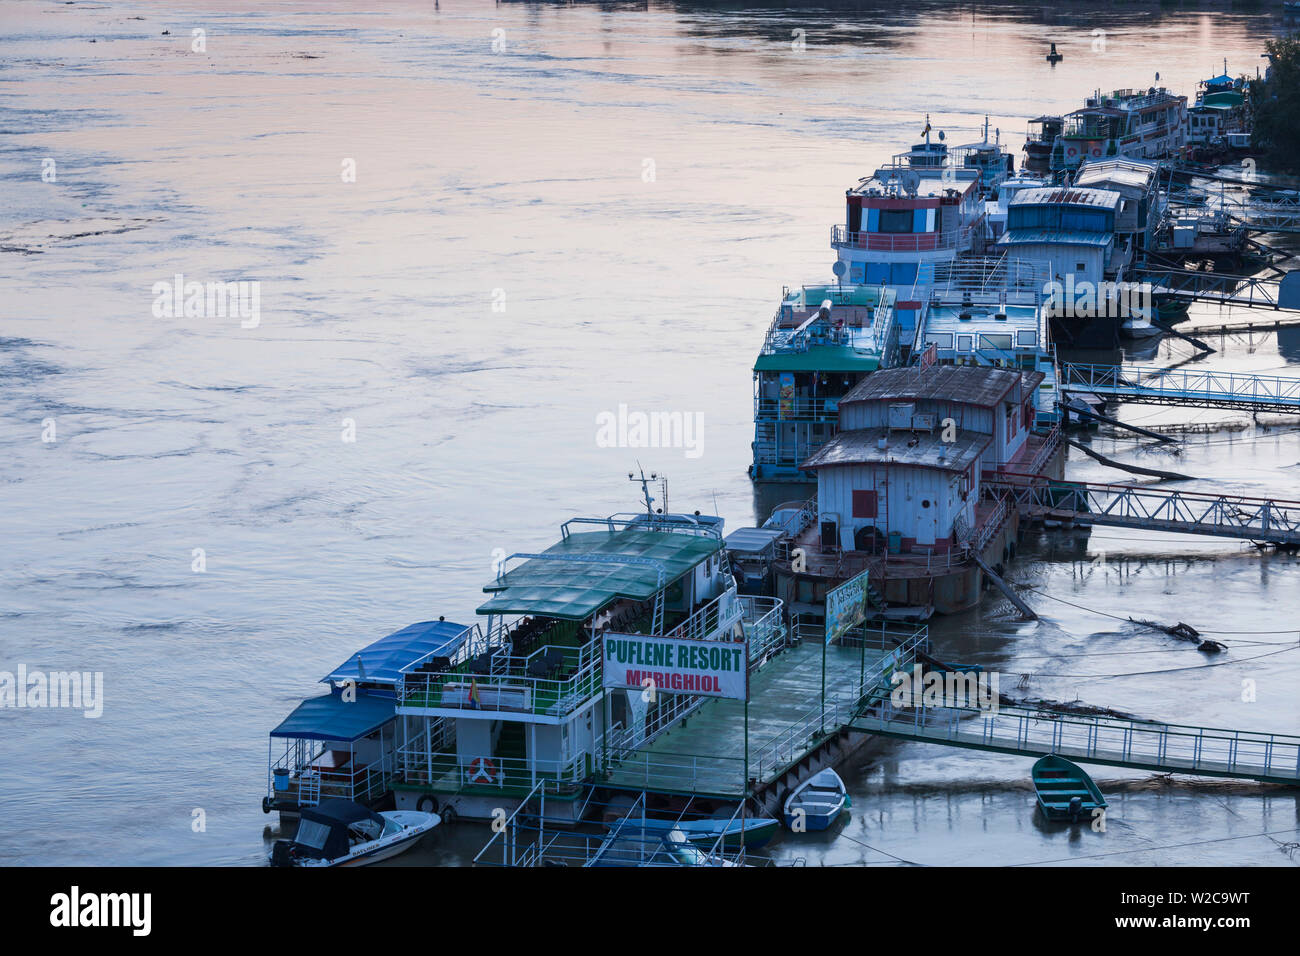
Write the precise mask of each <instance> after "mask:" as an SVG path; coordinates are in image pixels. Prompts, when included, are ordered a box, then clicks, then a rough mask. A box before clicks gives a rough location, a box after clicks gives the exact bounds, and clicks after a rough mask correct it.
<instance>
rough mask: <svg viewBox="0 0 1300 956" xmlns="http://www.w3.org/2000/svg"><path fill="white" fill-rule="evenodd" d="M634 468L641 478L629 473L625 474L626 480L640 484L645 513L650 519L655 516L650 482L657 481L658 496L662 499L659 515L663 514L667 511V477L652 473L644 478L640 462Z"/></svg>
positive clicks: (643, 470)
mask: <svg viewBox="0 0 1300 956" xmlns="http://www.w3.org/2000/svg"><path fill="white" fill-rule="evenodd" d="M636 467H637V471H638V472H640V473H641V477H639V478H638V477H637V476H636V474H635V473H633V472H630V471H629V472H628V473H627V480H628V481H635V482H639V483H640V484H641V499H642V500H643V501H644V502H645V513H646V514H647V515H649V516H650V517H651V518H653V517H654V515H655V499H654V495H652V494H650V482H652V481H657V482H659V494H660V496H661V497H662V499H663V503H662V506H661V507H660V509H659V513H660V514H665V513H666V512H667V510H668V476H667V475H661V474H659V473H658V472H654V471H652V472H650V477H649V478H647V477H646V476H645V469H644V468H642V467H641V462H639V461H638V462H637V463H636Z"/></svg>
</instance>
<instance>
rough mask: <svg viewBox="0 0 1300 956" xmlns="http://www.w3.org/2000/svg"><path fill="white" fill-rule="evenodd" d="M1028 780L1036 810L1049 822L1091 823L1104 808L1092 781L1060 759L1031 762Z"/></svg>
mask: <svg viewBox="0 0 1300 956" xmlns="http://www.w3.org/2000/svg"><path fill="white" fill-rule="evenodd" d="M1032 780H1033V783H1034V792H1035V793H1036V794H1037V795H1038V809H1039V810H1041V811H1042V813H1043V816H1044V817H1045V818H1046V819H1048V820H1051V821H1053V822H1058V821H1068V822H1070V823H1078V822H1080V821H1086V820H1091V819H1092V818H1093V816H1094V815H1095V812H1096V811H1097V810H1104V809H1105V808H1106V798H1105V797H1103V796H1102V795H1101V791H1100V790H1099V789H1098V788H1097V785H1096V784H1095V783H1093V782H1092V778H1091V777H1089V776H1088V775H1087V774H1086V773H1084V771H1083V770H1082V768H1080V767H1078V766H1077V765H1075V764H1073V763H1071V762H1070V761H1068V760H1066V759H1065V758H1064V757H1058V756H1056V754H1048V755H1047V756H1046V757H1040V758H1039V759H1038V760H1037V761H1035V763H1034V769H1033V771H1032Z"/></svg>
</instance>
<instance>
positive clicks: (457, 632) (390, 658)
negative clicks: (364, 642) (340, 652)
mask: <svg viewBox="0 0 1300 956" xmlns="http://www.w3.org/2000/svg"><path fill="white" fill-rule="evenodd" d="M468 637H469V628H468V627H467V626H466V625H464V624H456V623H455V622H453V621H422V622H420V623H419V624H410V625H408V626H406V627H404V628H402V629H401V630H400V631H395V632H393V633H392V634H389V635H388V636H387V637H381V638H380V639H379V640H377V641H375V642H374V643H373V644H371V645H369V646H368V647H364V648H362V649H361V650H359V651H357V652H356V653H354V654H353V655H352V656H351V657H349V658H348V659H347V660H346V661H344V662H343V663H342V664H340V665H339V666H338V667H336V668H334V670H332V671H330V672H329V674H327V675H326V676H325V677H323V678H322V679H321V683H325V682H327V681H345V680H353V681H368V682H370V683H382V684H395V683H397V681H398V680H399V679H400V678H401V676H402V668H404V667H406V666H407V665H409V664H413V663H415V662H416V661H418V660H420V658H422V657H428V656H429V655H431V654H434V653H439V654H441V655H442V656H445V657H450V656H451V655H452V654H454V653H455V652H456V650H457V649H458V648H459V647H460V645H461V644H463V643H465V641H466V639H467V638H468Z"/></svg>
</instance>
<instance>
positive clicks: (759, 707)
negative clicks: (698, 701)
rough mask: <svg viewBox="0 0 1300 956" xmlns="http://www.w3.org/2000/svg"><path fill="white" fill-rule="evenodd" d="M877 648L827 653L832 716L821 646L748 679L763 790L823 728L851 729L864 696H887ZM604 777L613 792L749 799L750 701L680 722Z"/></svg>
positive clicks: (792, 653)
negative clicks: (823, 704) (746, 784)
mask: <svg viewBox="0 0 1300 956" xmlns="http://www.w3.org/2000/svg"><path fill="white" fill-rule="evenodd" d="M889 653H890V652H889V651H888V650H884V649H881V648H879V647H862V646H857V647H852V646H850V647H841V646H839V645H831V646H828V647H827V648H826V713H825V716H824V721H823V717H822V714H821V712H820V703H821V687H822V645H821V644H820V643H819V642H816V641H805V642H803V643H801V644H799V645H797V646H795V647H790V648H787V649H785V650H784V651H782V652H781V653H780V654H778V655H776V657H774V658H773V659H772V660H770V661H768V662H767V663H766V664H764V665H763V666H762V667H761V668H759V669H758V670H757V671H755V672H754V673H753V674H752V675H751V676H750V701H749V775H750V777H751V778H756V779H757V782H758V785H759V786H762V785H764V784H766V783H769V782H770V781H772V780H774V779H776V778H777V777H778V776H779V775H780V774H781V773H782V772H784V770H785V769H786V767H788V766H789V765H790V764H791V763H794V762H795V761H796V760H798V759H800V758H801V757H803V756H804V755H805V754H807V753H808V752H809V751H811V750H812V749H814V748H815V747H816V746H817V745H818V744H819V743H820V741H821V739H822V733H821V731H822V727H823V725H824V727H825V730H826V731H827V732H834V731H837V730H839V729H840V727H842V726H843V725H844V724H846V723H847V722H848V719H849V718H850V717H851V715H852V711H854V710H856V704H857V701H858V700H859V699H860V698H861V697H862V696H863V690H864V688H862V687H861V686H860V685H861V684H863V683H865V685H866V686H865V692H866V693H867V694H868V695H873V694H878V693H881V692H884V691H886V690H887V689H888V687H889V684H888V682H887V680H885V679H884V675H883V672H882V663H883V662H884V659H885V658H886V657H887V656H889ZM619 757H620V759H619V760H618V763H617V764H616V765H615V766H613V767H612V768H611V769H610V771H609V774H608V776H607V778H606V782H607V783H608V784H609V785H611V786H616V787H623V788H627V789H636V790H643V789H644V790H657V791H665V792H674V793H693V794H708V795H713V796H738V795H740V794H742V793H743V792H744V789H745V787H744V775H745V702H744V701H740V700H729V699H724V698H715V699H712V700H709V701H706V702H705V703H704V704H703V705H701V706H700V708H699V709H698V710H696V711H695V712H694V713H692V714H691V715H690V716H689V717H687V718H686V719H685V721H683V722H682V723H680V724H678V725H676V726H674V727H673V728H672V729H671V730H669V731H666V732H665V733H663V734H661V735H659V736H658V737H656V738H655V739H654V740H652V741H650V742H649V743H647V744H643V745H642V746H640V747H637V748H633V749H630V750H627V751H624V752H623V753H622V754H620V755H619Z"/></svg>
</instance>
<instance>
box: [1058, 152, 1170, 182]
mask: <svg viewBox="0 0 1300 956" xmlns="http://www.w3.org/2000/svg"><path fill="white" fill-rule="evenodd" d="M1155 178H1156V165H1155V163H1144V162H1141V161H1139V160H1135V159H1124V158H1121V157H1115V158H1114V159H1101V160H1096V161H1094V162H1090V163H1088V164H1087V165H1086V166H1084V167H1083V168H1082V169H1080V170H1079V172H1078V174H1077V175H1076V176H1075V177H1074V185H1075V186H1092V185H1094V184H1097V185H1098V186H1099V187H1101V186H1103V185H1104V184H1106V183H1118V184H1119V185H1121V186H1132V187H1134V188H1136V189H1148V188H1150V186H1151V185H1152V183H1153V182H1154V181H1155Z"/></svg>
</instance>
